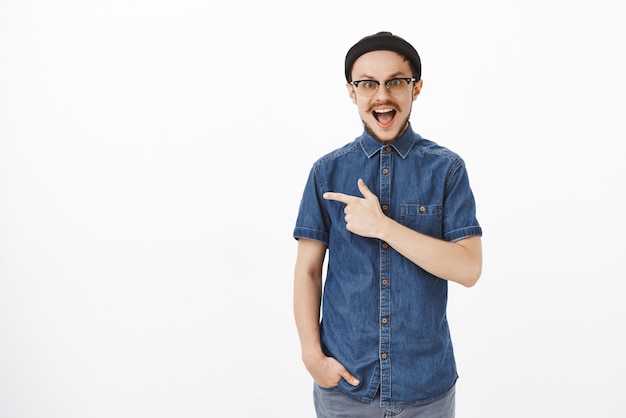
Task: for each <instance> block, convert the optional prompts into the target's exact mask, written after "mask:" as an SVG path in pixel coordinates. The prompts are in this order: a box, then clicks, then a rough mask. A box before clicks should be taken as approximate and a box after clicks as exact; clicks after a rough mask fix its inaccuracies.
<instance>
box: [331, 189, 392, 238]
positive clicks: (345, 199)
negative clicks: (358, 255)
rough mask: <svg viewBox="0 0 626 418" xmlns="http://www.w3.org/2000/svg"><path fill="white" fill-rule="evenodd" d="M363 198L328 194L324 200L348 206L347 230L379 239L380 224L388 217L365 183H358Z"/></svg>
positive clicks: (346, 208)
mask: <svg viewBox="0 0 626 418" xmlns="http://www.w3.org/2000/svg"><path fill="white" fill-rule="evenodd" d="M357 185H358V187H359V191H360V192H361V194H362V195H363V197H358V196H351V195H347V194H344V193H335V192H326V193H324V196H323V197H324V199H326V200H336V201H338V202H342V203H345V204H346V207H345V209H344V213H345V214H346V216H345V220H346V229H347V230H348V231H350V232H352V233H355V234H357V235H360V236H362V237H367V238H378V234H379V232H380V229H381V228H380V224H381V222H383V221H384V220H385V219H387V217H386V216H385V214H384V213H383V211H382V209H381V208H380V202H379V200H378V197H377V196H376V195H375V194H374V193H372V192H371V191H370V189H369V188H368V187H367V185H366V184H365V182H364V181H363V180H362V179H359V181H358V182H357Z"/></svg>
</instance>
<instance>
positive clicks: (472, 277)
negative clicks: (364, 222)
mask: <svg viewBox="0 0 626 418" xmlns="http://www.w3.org/2000/svg"><path fill="white" fill-rule="evenodd" d="M378 238H380V239H381V240H383V241H385V242H386V243H387V244H389V245H390V246H391V247H392V248H394V249H395V250H396V251H398V252H399V253H400V254H402V255H403V256H405V257H406V258H408V259H409V260H411V261H412V262H413V263H415V264H417V265H418V266H419V267H421V268H422V269H424V270H426V271H427V272H429V273H430V274H432V275H434V276H437V277H440V278H442V279H445V280H451V281H453V282H457V283H460V284H462V285H463V286H467V287H471V286H473V285H474V284H476V282H477V281H478V279H479V277H480V274H481V271H482V248H481V241H480V237H470V238H466V239H464V240H461V241H458V242H448V241H444V240H441V239H437V238H433V237H430V236H428V235H424V234H421V233H419V232H416V231H414V230H412V229H410V228H407V227H406V226H404V225H401V224H399V223H398V222H396V221H394V220H392V219H390V218H385V219H384V220H383V221H381V223H380V229H379V233H378Z"/></svg>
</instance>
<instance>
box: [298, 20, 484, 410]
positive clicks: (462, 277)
mask: <svg viewBox="0 0 626 418" xmlns="http://www.w3.org/2000/svg"><path fill="white" fill-rule="evenodd" d="M345 76H346V81H347V84H346V85H347V88H348V94H349V96H350V98H351V99H352V102H354V104H356V105H357V107H358V110H359V116H360V117H361V120H362V121H363V125H364V131H363V133H362V134H361V136H359V137H357V138H356V139H355V140H354V141H353V142H350V143H348V144H347V145H345V146H343V147H341V148H339V149H337V150H335V151H333V152H331V153H329V154H327V155H325V156H324V157H322V158H320V159H319V160H317V161H316V162H315V164H314V165H313V167H312V169H311V171H310V175H309V179H308V181H307V184H306V187H305V190H304V193H303V196H302V201H301V203H300V209H299V213H298V218H297V221H296V227H295V230H294V237H295V238H296V239H297V240H298V254H297V260H296V266H295V274H294V315H295V320H296V326H297V329H298V333H299V336H300V342H301V346H302V359H303V362H304V364H305V366H306V368H307V370H308V371H309V372H310V374H311V376H312V377H313V379H314V381H315V384H314V402H315V409H316V412H317V415H318V417H359V418H367V417H383V416H384V417H387V416H395V414H397V413H399V412H400V411H402V417H405V418H406V417H442V418H443V417H446V418H448V417H453V416H454V396H455V383H456V380H457V371H456V364H455V360H454V354H453V349H452V343H451V339H450V333H449V328H448V323H447V319H446V304H447V290H448V281H453V282H457V283H460V284H462V285H464V286H467V287H470V286H473V285H474V284H475V283H476V281H477V280H478V278H479V277H480V274H481V269H482V248H481V235H482V230H481V227H480V225H479V223H478V221H477V220H476V214H475V213H476V209H475V202H474V197H473V194H472V191H471V189H470V186H469V180H468V175H467V171H466V168H465V164H464V161H463V160H462V159H461V158H460V157H459V156H458V155H457V154H455V153H454V152H452V151H450V150H448V149H446V148H444V147H442V146H439V145H437V144H436V143H434V142H432V141H430V140H427V139H425V138H423V137H421V136H420V135H419V134H417V133H415V132H414V131H413V129H412V127H411V124H410V122H409V117H410V115H411V108H412V104H413V101H414V100H415V99H417V96H418V95H419V93H420V91H421V89H422V80H421V61H420V57H419V55H418V53H417V51H416V50H415V48H413V46H412V45H411V44H409V43H408V42H407V41H405V40H404V39H402V38H400V37H398V36H396V35H393V34H391V33H390V32H379V33H377V34H374V35H371V36H367V37H365V38H363V39H361V40H360V41H359V42H357V43H356V44H355V45H354V46H353V47H352V48H350V50H349V51H348V53H347V55H346V60H345ZM326 250H328V266H327V271H326V279H325V281H323V279H322V277H323V274H322V269H323V264H324V260H325V256H326ZM320 309H321V311H322V312H321V320H320Z"/></svg>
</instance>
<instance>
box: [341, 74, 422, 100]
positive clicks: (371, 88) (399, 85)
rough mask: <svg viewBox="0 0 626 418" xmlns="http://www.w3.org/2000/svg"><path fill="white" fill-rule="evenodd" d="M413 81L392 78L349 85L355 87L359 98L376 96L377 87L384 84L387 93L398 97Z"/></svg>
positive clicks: (355, 82)
mask: <svg viewBox="0 0 626 418" xmlns="http://www.w3.org/2000/svg"><path fill="white" fill-rule="evenodd" d="M415 80H416V79H415V78H392V79H391V80H386V81H376V80H356V81H353V82H352V83H351V84H352V85H353V86H354V87H356V89H357V91H358V92H359V94H360V95H361V96H365V97H372V96H374V95H376V93H378V87H379V86H380V85H381V84H384V85H385V87H387V91H388V92H389V93H391V94H393V95H394V96H400V95H401V94H404V93H405V92H406V90H407V87H408V86H409V84H410V83H411V82H412V81H415Z"/></svg>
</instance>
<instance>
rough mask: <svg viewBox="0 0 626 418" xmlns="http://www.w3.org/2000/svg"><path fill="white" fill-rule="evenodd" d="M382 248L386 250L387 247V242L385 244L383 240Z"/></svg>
mask: <svg viewBox="0 0 626 418" xmlns="http://www.w3.org/2000/svg"><path fill="white" fill-rule="evenodd" d="M383 248H384V249H385V250H386V249H387V248H389V244H387V243H386V242H383Z"/></svg>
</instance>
